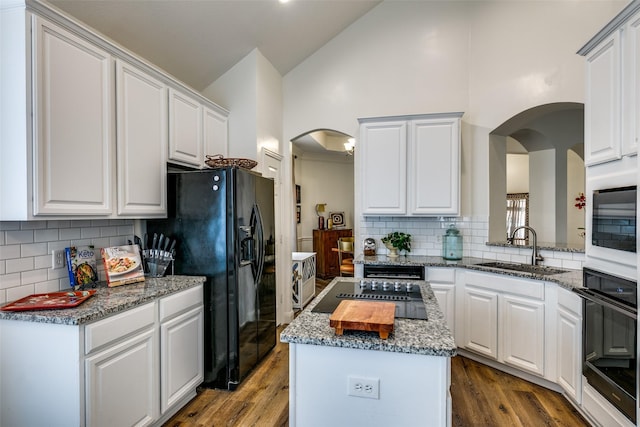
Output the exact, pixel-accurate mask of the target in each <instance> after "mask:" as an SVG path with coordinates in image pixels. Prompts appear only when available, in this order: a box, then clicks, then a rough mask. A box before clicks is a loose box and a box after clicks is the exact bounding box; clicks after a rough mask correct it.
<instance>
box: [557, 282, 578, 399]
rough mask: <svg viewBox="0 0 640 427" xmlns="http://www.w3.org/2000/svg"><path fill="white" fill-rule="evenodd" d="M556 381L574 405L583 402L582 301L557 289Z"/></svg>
mask: <svg viewBox="0 0 640 427" xmlns="http://www.w3.org/2000/svg"><path fill="white" fill-rule="evenodd" d="M556 316H557V317H556V328H555V329H556V348H557V359H556V363H557V365H556V366H557V367H556V369H557V379H556V382H557V383H558V384H559V385H560V387H562V389H563V390H564V391H565V393H566V394H567V395H568V396H569V397H570V398H572V399H573V400H574V401H575V402H576V403H578V404H580V403H581V402H582V393H581V389H582V300H581V299H580V297H579V296H578V295H576V294H575V293H573V292H571V291H568V290H566V289H562V288H558V311H557V313H556Z"/></svg>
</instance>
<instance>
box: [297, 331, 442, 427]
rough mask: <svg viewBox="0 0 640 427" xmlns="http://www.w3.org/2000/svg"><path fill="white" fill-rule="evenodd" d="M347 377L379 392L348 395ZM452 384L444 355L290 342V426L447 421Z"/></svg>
mask: <svg viewBox="0 0 640 427" xmlns="http://www.w3.org/2000/svg"><path fill="white" fill-rule="evenodd" d="M350 377H351V378H355V380H354V379H352V380H351V387H353V383H354V381H355V382H357V380H358V379H364V380H365V382H366V383H370V382H373V384H374V387H375V384H376V383H377V384H378V387H379V390H378V391H379V397H378V398H366V397H356V396H351V395H349V393H350V392H351V390H350ZM450 384H451V358H450V357H447V356H430V355H421V354H407V353H396V352H389V351H376V350H361V349H354V348H343V347H330V346H321V345H310V344H295V343H289V425H290V426H291V427H296V426H298V427H302V426H304V427H313V426H318V427H326V426H334V427H339V426H350V427H356V426H367V427H372V426H385V427H388V426H396V427H402V426H407V427H414V426H429V427H433V426H450V425H451V394H450V392H449V386H450ZM365 393H368V392H365ZM371 394H375V390H372V392H371Z"/></svg>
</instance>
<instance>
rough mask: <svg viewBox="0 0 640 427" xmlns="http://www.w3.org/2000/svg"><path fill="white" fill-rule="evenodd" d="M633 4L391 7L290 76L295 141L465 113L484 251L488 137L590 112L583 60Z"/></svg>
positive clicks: (468, 184)
mask: <svg viewBox="0 0 640 427" xmlns="http://www.w3.org/2000/svg"><path fill="white" fill-rule="evenodd" d="M626 3H627V2H626V1H612V2H608V1H602V2H600V1H599V2H566V1H545V2H537V1H519V2H503V1H500V2H489V1H481V2H389V1H385V2H383V3H381V4H380V5H379V6H377V7H375V8H374V9H372V11H371V12H369V13H368V14H367V15H365V16H364V17H363V18H361V19H360V20H358V21H356V22H355V23H354V24H352V25H351V26H350V27H349V28H347V29H346V30H345V31H343V32H342V33H341V34H339V35H338V36H337V37H335V38H334V39H333V40H331V41H330V42H329V43H327V45H325V46H324V47H322V48H321V49H319V50H318V51H317V52H316V53H314V54H313V55H311V56H310V57H309V58H308V59H307V60H306V61H305V62H303V63H302V64H301V65H299V66H298V67H296V68H295V69H294V70H292V71H291V72H290V73H288V74H287V75H286V76H284V80H283V83H284V85H283V90H284V139H285V140H289V139H291V138H293V137H295V136H297V135H299V134H301V133H303V132H305V131H308V130H310V129H315V128H319V127H327V128H332V129H337V130H341V131H343V132H345V133H348V134H353V135H355V134H357V132H356V130H357V118H358V117H371V116H384V115H397V114H412V113H432V112H445V111H464V112H465V115H464V117H463V128H462V138H463V144H462V184H461V185H462V195H461V200H462V213H463V216H464V217H463V218H461V219H460V220H461V221H464V220H466V219H467V218H468V219H470V220H471V221H472V222H473V223H477V224H482V223H484V224H485V226H482V225H478V226H477V228H476V227H474V231H473V233H476V235H475V236H473V239H474V240H475V239H482V238H483V237H478V236H477V233H484V235H485V236H484V239H485V241H486V239H487V234H488V227H487V226H486V224H487V222H488V220H489V218H488V212H489V203H488V202H489V194H488V188H489V161H488V159H489V157H488V156H489V146H488V145H489V144H488V141H489V133H490V132H491V131H492V130H493V129H495V128H496V127H497V126H498V125H500V124H502V123H503V122H504V121H506V120H507V119H509V118H510V117H513V116H514V115H516V114H517V113H519V112H521V111H524V110H526V109H528V108H531V107H534V106H537V105H541V104H546V103H552V102H584V58H582V57H580V56H578V55H577V54H576V51H577V50H578V49H579V48H580V47H581V46H582V45H583V44H584V43H586V42H587V41H588V40H589V39H590V38H591V37H592V36H593V35H594V34H595V33H596V32H597V31H598V30H600V29H601V27H603V26H604V25H605V24H606V23H607V22H608V21H609V20H610V19H611V18H612V17H614V16H615V15H616V14H617V13H618V12H619V11H620V10H622V8H623V7H624V6H625V5H626ZM356 155H357V153H356ZM414 221H416V222H418V223H425V222H429V221H425V220H420V219H418V220H414ZM502 222H504V220H502ZM371 224H375V226H379V225H380V224H379V223H377V222H371V221H362V222H361V224H356V227H359V228H360V229H361V230H362V231H363V234H364V233H367V231H368V230H370V229H371V228H370V227H372V226H373V225H371ZM461 228H462V230H463V232H465V230H466V228H465V227H461ZM417 229H420V228H419V227H417ZM432 235H433V233H432ZM425 236H426V235H425ZM363 237H364V235H363ZM470 239H471V238H470ZM427 243H428V244H431V242H427ZM432 246H433V247H434V249H431V250H432V251H435V246H437V245H435V244H434V245H432ZM438 253H439V251H438Z"/></svg>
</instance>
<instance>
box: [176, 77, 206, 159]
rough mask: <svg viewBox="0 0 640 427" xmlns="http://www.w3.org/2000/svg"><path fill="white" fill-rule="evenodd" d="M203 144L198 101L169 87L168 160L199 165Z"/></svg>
mask: <svg viewBox="0 0 640 427" xmlns="http://www.w3.org/2000/svg"><path fill="white" fill-rule="evenodd" d="M203 144H204V142H203V139H202V106H201V105H200V102H199V101H198V100H196V99H194V98H193V97H191V96H189V95H187V94H184V93H182V92H180V91H177V90H175V89H169V160H172V161H174V162H176V163H181V164H185V165H189V166H195V167H201V166H202V164H203V162H204V154H203V153H204V147H203Z"/></svg>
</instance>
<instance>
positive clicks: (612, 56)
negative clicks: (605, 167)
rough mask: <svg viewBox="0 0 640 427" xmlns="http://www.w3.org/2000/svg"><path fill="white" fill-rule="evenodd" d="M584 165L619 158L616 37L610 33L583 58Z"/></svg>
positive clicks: (618, 43)
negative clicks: (585, 70) (584, 68)
mask: <svg viewBox="0 0 640 427" xmlns="http://www.w3.org/2000/svg"><path fill="white" fill-rule="evenodd" d="M586 59H587V75H586V82H587V83H586V84H587V91H586V101H585V107H584V123H585V134H584V162H585V165H587V166H589V165H593V164H596V163H602V162H606V161H609V160H615V159H619V158H620V34H619V33H618V32H614V33H613V34H612V35H611V36H610V37H608V38H607V39H606V40H604V41H603V42H602V43H601V44H600V46H598V48H596V49H594V50H593V51H592V52H591V53H590V54H589V55H588V56H587V58H586Z"/></svg>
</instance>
